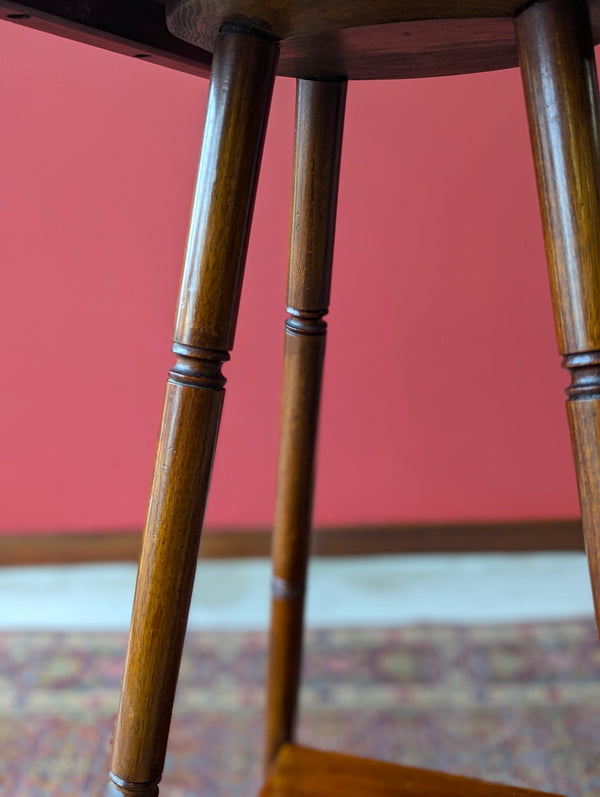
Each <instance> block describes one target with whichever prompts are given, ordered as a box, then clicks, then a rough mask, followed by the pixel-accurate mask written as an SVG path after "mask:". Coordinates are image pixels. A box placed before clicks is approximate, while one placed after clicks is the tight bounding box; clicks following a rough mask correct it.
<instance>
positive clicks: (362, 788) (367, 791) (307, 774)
mask: <svg viewBox="0 0 600 797" xmlns="http://www.w3.org/2000/svg"><path fill="white" fill-rule="evenodd" d="M334 795H335V797H391V795H395V797H402V795H406V797H412V795H414V796H415V797H536V796H537V797H561V795H549V794H542V792H539V791H531V790H530V789H521V788H517V787H515V786H501V785H499V784H496V783H484V782H483V781H481V780H473V779H472V778H463V777H460V776H458V775H445V774H443V773H441V772H429V771H428V770H424V769H413V768H412V767H403V766H398V765H396V764H389V763H383V762H380V761H371V760H369V759H365V758H356V757H354V756H349V755H341V754H340V753H326V752H321V751H318V750H311V749H309V748H307V747H301V746H299V745H295V744H287V745H284V746H283V747H282V748H281V750H280V752H279V755H278V757H277V760H276V762H275V764H274V765H273V769H272V771H271V774H270V776H269V778H268V780H267V782H266V784H265V785H264V787H263V789H262V791H261V792H260V797H333V796H334ZM562 797H564V795H563V796H562Z"/></svg>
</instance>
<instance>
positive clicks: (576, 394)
mask: <svg viewBox="0 0 600 797" xmlns="http://www.w3.org/2000/svg"><path fill="white" fill-rule="evenodd" d="M562 364H563V367H564V368H566V369H567V370H568V371H569V373H570V374H571V384H570V385H569V386H568V387H567V389H566V393H567V396H568V398H569V401H591V400H593V399H600V351H589V352H583V353H578V354H568V355H566V356H565V357H564V358H563V361H562Z"/></svg>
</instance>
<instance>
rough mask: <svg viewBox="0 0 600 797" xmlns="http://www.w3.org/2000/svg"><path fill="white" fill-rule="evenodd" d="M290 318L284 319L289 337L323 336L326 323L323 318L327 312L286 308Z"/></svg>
mask: <svg viewBox="0 0 600 797" xmlns="http://www.w3.org/2000/svg"><path fill="white" fill-rule="evenodd" d="M287 312H288V313H289V314H290V318H288V319H286V322H285V329H286V332H287V333H288V334H290V335H325V334H326V333H327V322H326V321H325V320H324V319H323V316H324V315H325V314H326V313H327V310H315V311H313V310H297V309H296V308H294V307H288V308H287Z"/></svg>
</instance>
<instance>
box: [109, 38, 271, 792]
mask: <svg viewBox="0 0 600 797" xmlns="http://www.w3.org/2000/svg"><path fill="white" fill-rule="evenodd" d="M276 62H277V47H276V45H273V44H272V43H270V42H268V41H266V40H265V39H263V38H259V37H256V36H249V35H239V34H229V35H225V36H222V37H221V38H220V40H219V44H218V46H217V49H216V51H215V55H214V59H213V67H212V75H211V84H210V92H209V99H208V109H207V115H206V124H205V133H204V141H203V146H202V153H201V157H200V165H199V168H198V182H197V187H196V193H195V196H194V202H193V207H192V213H191V219H190V230H189V236H188V246H187V251H186V257H185V263H184V269H183V277H182V282H181V290H180V296H179V312H178V316H177V320H176V324H175V344H174V347H173V351H174V352H175V354H176V355H177V364H176V365H175V366H174V368H172V369H171V371H170V373H169V380H168V383H167V392H166V399H165V408H164V413H163V421H162V427H161V432H160V438H159V443H158V451H157V456H156V465H155V471H154V479H153V484H152V492H151V498H150V506H149V509H148V518H147V522H146V529H145V533H144V544H143V550H142V557H141V561H140V567H139V571H138V579H137V585H136V592H135V599H134V607H133V618H132V625H131V632H130V638H129V648H128V652H127V660H126V665H125V675H124V678H123V687H122V693H121V702H120V706H119V714H118V717H117V723H116V730H115V740H114V748H113V757H112V772H111V779H112V785H111V786H110V788H111V789H112V793H119V792H120V793H121V794H126V795H130V796H131V797H134V795H135V797H139V796H140V795H142V794H143V795H156V794H158V787H157V784H158V782H159V780H160V777H161V774H162V769H163V766H164V757H165V751H166V745H167V737H168V732H169V724H170V719H171V712H172V706H173V698H174V695H175V686H176V682H177V675H178V670H179V663H180V659H181V650H182V647H183V641H184V636H185V629H186V622H187V616H188V612H189V604H190V598H191V593H192V587H193V581H194V574H195V569H196V559H197V556H198V545H199V542H200V531H201V526H202V520H203V516H204V510H205V505H206V495H207V492H208V485H209V480H210V470H211V466H212V460H213V454H214V446H215V441H216V436H217V429H218V425H219V418H220V414H221V407H222V404H223V395H224V392H223V385H224V382H225V380H224V378H223V376H222V374H221V365H222V363H223V362H224V361H225V360H227V359H228V357H229V355H228V351H229V349H230V348H231V346H232V343H233V336H234V329H235V321H236V315H237V304H238V301H239V294H240V290H241V282H242V274H243V269H244V261H245V256H246V248H247V244H248V234H249V227H250V219H251V216H252V210H253V206H254V197H255V192H256V184H257V180H258V171H259V164H260V159H261V155H262V148H263V142H264V134H265V128H266V120H267V116H268V111H269V105H270V101H271V93H272V88H273V81H274V76H275V65H276ZM234 186H235V190H234Z"/></svg>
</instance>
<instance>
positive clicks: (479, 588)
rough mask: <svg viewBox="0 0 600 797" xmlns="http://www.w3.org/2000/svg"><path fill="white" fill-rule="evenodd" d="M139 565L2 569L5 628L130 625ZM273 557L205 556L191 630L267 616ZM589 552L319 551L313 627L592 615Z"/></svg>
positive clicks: (255, 623)
mask: <svg viewBox="0 0 600 797" xmlns="http://www.w3.org/2000/svg"><path fill="white" fill-rule="evenodd" d="M135 570H136V568H135V566H134V565H131V564H116V565H115V564H110V565H108V564H107V565H104V564H98V565H77V566H64V567H10V568H8V567H7V568H0V630H11V629H31V630H90V631H91V630H117V631H118V630H127V628H128V626H129V617H130V612H131V603H132V598H133V589H134V583H135ZM269 580H270V566H269V563H268V562H267V561H266V560H251V559H245V560H228V561H215V560H212V561H207V562H202V563H200V565H199V567H198V576H197V579H196V589H195V592H194V596H193V601H192V608H191V613H190V627H191V628H194V629H260V628H264V627H265V626H266V624H267V622H268V601H269V597H268V596H269ZM592 611H593V609H592V599H591V593H590V587H589V578H588V574H587V565H586V561H585V557H584V556H583V554H579V553H544V554H506V555H504V554H503V555H499V554H468V555H463V554H453V555H443V556H442V555H411V556H386V557H364V558H357V559H349V558H346V559H337V558H332V559H315V560H313V563H312V565H311V572H310V588H309V594H308V606H307V624H308V625H309V626H313V627H315V626H343V625H384V626H385V625H394V626H395V625H400V624H407V623H415V622H449V623H450V622H451V623H481V622H483V623H495V622H510V621H518V620H535V619H558V618H568V617H581V616H587V615H591V614H592Z"/></svg>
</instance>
